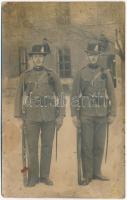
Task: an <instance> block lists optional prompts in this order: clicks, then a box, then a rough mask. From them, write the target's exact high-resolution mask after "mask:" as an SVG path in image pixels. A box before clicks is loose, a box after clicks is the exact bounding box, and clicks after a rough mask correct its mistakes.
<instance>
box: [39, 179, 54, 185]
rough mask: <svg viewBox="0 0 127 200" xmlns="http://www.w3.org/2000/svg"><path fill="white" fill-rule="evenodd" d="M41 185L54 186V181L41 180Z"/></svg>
mask: <svg viewBox="0 0 127 200" xmlns="http://www.w3.org/2000/svg"><path fill="white" fill-rule="evenodd" d="M40 183H44V184H46V185H49V186H52V185H53V181H52V180H50V179H49V178H40Z"/></svg>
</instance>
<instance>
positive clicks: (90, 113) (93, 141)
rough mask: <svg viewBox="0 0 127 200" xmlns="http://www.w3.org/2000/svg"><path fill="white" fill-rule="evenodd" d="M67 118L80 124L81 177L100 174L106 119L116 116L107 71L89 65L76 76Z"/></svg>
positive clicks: (112, 87) (113, 93)
mask: <svg viewBox="0 0 127 200" xmlns="http://www.w3.org/2000/svg"><path fill="white" fill-rule="evenodd" d="M71 114H72V116H73V117H74V116H77V117H78V119H79V120H80V122H81V158H82V169H83V175H84V177H85V178H90V179H91V178H93V176H94V175H98V174H100V173H101V163H102V158H103V152H104V144H105V137H106V125H107V116H108V115H112V116H115V115H116V102H115V91H114V86H113V82H112V78H111V74H110V71H108V70H104V69H103V66H99V65H97V64H96V65H92V64H89V65H87V66H86V67H83V68H82V69H81V70H80V71H79V72H78V73H77V75H76V77H75V79H74V82H73V88H72V94H71Z"/></svg>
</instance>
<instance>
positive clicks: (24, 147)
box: [21, 125, 28, 186]
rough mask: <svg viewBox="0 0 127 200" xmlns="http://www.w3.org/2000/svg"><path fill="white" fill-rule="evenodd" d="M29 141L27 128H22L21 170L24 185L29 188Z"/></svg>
mask: <svg viewBox="0 0 127 200" xmlns="http://www.w3.org/2000/svg"><path fill="white" fill-rule="evenodd" d="M27 161H28V158H27V141H26V134H25V126H24V125H23V127H22V162H23V168H22V169H21V173H22V174H23V184H24V186H27V184H28V167H27Z"/></svg>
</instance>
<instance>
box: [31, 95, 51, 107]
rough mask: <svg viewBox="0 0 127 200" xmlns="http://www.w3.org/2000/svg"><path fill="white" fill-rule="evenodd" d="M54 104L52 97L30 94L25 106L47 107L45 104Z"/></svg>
mask: <svg viewBox="0 0 127 200" xmlns="http://www.w3.org/2000/svg"><path fill="white" fill-rule="evenodd" d="M53 105H54V99H53V97H50V96H31V97H29V102H28V104H27V106H30V107H34V106H36V107H47V106H53Z"/></svg>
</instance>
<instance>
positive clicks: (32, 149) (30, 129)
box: [24, 121, 55, 181]
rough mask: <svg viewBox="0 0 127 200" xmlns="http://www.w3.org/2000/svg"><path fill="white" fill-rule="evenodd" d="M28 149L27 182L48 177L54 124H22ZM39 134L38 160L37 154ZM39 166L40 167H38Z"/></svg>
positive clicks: (29, 122)
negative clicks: (39, 150) (39, 148)
mask: <svg viewBox="0 0 127 200" xmlns="http://www.w3.org/2000/svg"><path fill="white" fill-rule="evenodd" d="M24 126H25V132H26V133H25V134H26V140H27V149H28V169H29V170H28V181H37V180H38V179H39V177H40V178H47V177H49V172H50V164H51V155H52V145H53V139H54V133H55V122H54V121H49V122H31V121H26V122H24ZM40 134H41V152H40V159H39V153H38V142H39V135H40ZM39 165H40V166H39Z"/></svg>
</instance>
